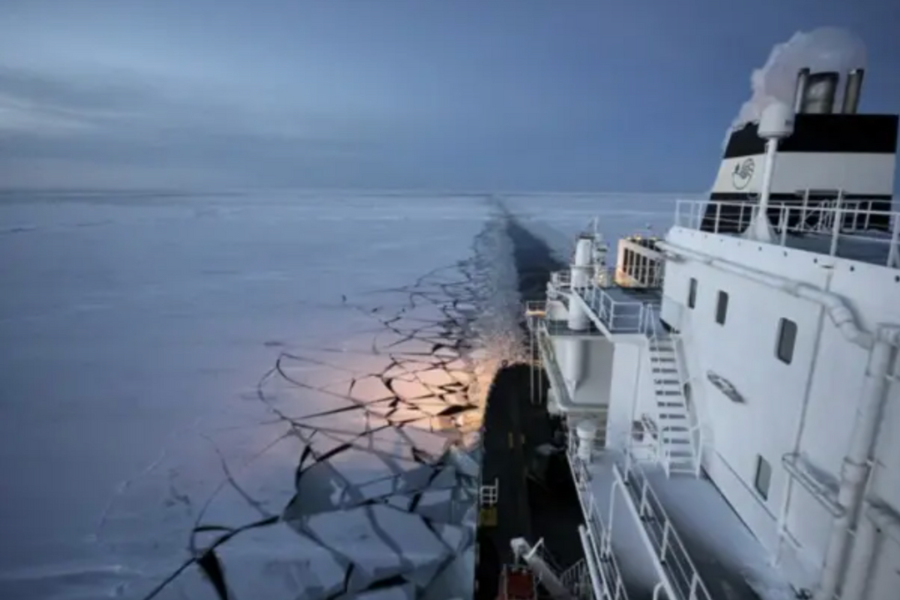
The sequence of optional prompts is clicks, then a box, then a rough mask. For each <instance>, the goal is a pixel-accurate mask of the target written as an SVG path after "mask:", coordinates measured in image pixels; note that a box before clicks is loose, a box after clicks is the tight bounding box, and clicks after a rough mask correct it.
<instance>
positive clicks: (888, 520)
mask: <svg viewBox="0 0 900 600" xmlns="http://www.w3.org/2000/svg"><path fill="white" fill-rule="evenodd" d="M867 504H868V506H869V508H868V510H866V516H867V517H869V520H870V521H872V522H873V523H875V525H876V526H877V527H878V529H880V530H881V531H882V532H884V534H885V535H886V536H888V537H889V538H891V539H892V540H894V541H895V542H897V543H898V544H900V515H897V513H896V512H894V511H893V510H891V509H890V508H888V507H887V506H885V505H883V504H881V503H878V502H871V501H869V502H868V503H867Z"/></svg>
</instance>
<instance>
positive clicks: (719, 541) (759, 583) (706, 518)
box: [590, 452, 794, 600]
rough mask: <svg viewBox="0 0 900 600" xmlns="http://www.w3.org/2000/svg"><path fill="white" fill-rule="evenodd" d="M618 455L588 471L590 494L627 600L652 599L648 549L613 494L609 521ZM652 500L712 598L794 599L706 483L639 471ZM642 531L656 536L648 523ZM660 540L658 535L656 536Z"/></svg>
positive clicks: (647, 469)
mask: <svg viewBox="0 0 900 600" xmlns="http://www.w3.org/2000/svg"><path fill="white" fill-rule="evenodd" d="M621 462H622V459H621V456H620V455H617V454H615V453H613V452H606V453H604V454H603V455H602V456H600V457H598V458H597V459H595V461H594V462H593V463H592V464H591V466H590V474H591V489H592V492H593V494H594V497H595V501H596V502H597V507H598V509H599V513H600V515H601V517H602V519H603V520H604V521H605V525H606V527H608V528H611V529H612V540H613V548H614V552H615V554H616V557H617V559H618V561H619V566H620V569H621V571H622V576H623V580H624V583H625V584H626V586H627V588H628V591H629V597H630V598H631V600H641V599H643V598H650V597H652V590H653V585H654V583H655V582H656V581H657V580H658V575H657V573H656V571H655V569H654V567H653V563H652V560H651V552H650V549H649V548H648V547H647V546H646V545H645V542H644V541H643V539H642V538H641V536H640V533H639V529H638V528H639V527H640V525H638V522H637V521H636V520H635V519H634V518H633V516H632V514H631V513H630V512H629V510H628V507H627V505H626V499H625V496H624V495H623V494H622V492H621V490H620V489H619V488H618V486H617V489H616V492H615V494H616V495H615V501H614V502H613V511H614V512H613V514H612V515H610V504H611V502H610V500H611V492H612V489H613V482H614V481H615V476H614V473H613V465H614V464H621ZM643 472H644V473H645V474H646V476H647V479H648V480H649V481H650V485H651V487H652V489H653V491H654V492H655V493H656V496H657V497H658V498H659V500H660V502H661V504H662V505H663V507H664V510H665V512H666V514H667V515H668V517H669V519H670V520H671V522H672V524H673V525H674V528H675V530H676V532H677V534H678V536H679V537H680V539H681V542H682V544H683V545H684V548H685V549H686V550H687V553H688V555H689V556H690V559H691V561H692V562H693V564H694V566H695V568H696V570H697V572H698V573H699V575H700V577H701V579H702V580H703V582H704V584H705V585H706V588H707V589H708V591H709V593H710V596H711V597H712V598H729V599H731V600H784V599H787V598H794V593H793V591H792V590H791V588H790V586H789V585H788V584H787V582H786V581H784V580H783V578H782V577H781V576H780V575H779V574H778V572H777V571H776V569H775V568H773V567H772V566H770V565H769V563H768V562H767V560H766V555H765V552H764V549H763V548H762V546H761V545H760V543H759V541H758V540H757V539H756V538H755V537H753V535H752V534H751V533H750V531H749V530H748V529H747V527H746V526H745V525H744V524H743V522H741V520H740V519H739V518H738V516H737V514H736V513H735V512H734V510H733V509H732V508H731V506H730V505H729V504H728V502H727V500H726V499H725V498H724V497H723V496H722V495H721V493H720V492H719V490H718V489H717V488H716V487H715V485H714V484H713V483H712V482H711V481H710V480H709V479H706V478H694V477H690V476H684V475H681V476H678V475H675V476H672V477H671V478H667V477H666V475H665V473H664V472H663V471H662V469H661V468H659V467H655V466H648V467H644V468H643ZM646 526H647V527H656V528H658V529H660V530H661V524H659V523H655V522H653V521H648V522H647V524H646ZM656 534H658V535H661V531H659V532H656Z"/></svg>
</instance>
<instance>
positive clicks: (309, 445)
mask: <svg viewBox="0 0 900 600" xmlns="http://www.w3.org/2000/svg"><path fill="white" fill-rule="evenodd" d="M504 202H505V204H506V206H507V207H508V208H509V209H510V210H512V211H513V212H514V213H515V214H516V215H518V216H519V217H521V218H522V219H524V220H526V221H528V222H529V224H530V225H529V226H530V227H531V229H532V230H533V231H535V232H537V233H539V234H540V235H542V237H544V238H545V239H546V240H547V241H549V242H550V244H551V246H553V247H554V248H555V249H557V250H558V252H559V254H560V255H561V256H563V257H564V258H565V259H567V258H568V256H567V253H568V249H569V244H570V240H571V236H572V234H573V233H574V232H576V231H578V230H579V229H581V228H582V227H583V226H584V225H585V224H586V223H587V222H588V220H589V219H590V218H592V217H594V216H598V215H599V216H600V217H601V218H602V221H601V230H602V231H603V232H604V233H605V234H606V235H607V237H608V238H609V239H611V240H612V239H615V238H616V237H618V236H622V235H626V234H629V233H634V232H635V231H638V230H644V229H645V227H646V226H647V225H648V224H650V225H651V226H652V227H653V228H655V232H656V233H663V232H664V230H665V227H666V226H667V224H668V223H669V220H670V215H671V210H672V207H673V204H672V201H671V198H669V197H658V196H654V197H639V196H634V195H625V196H602V195H601V196H597V195H590V196H588V195H581V196H576V195H569V196H566V197H564V198H560V197H559V196H556V195H553V196H542V195H530V196H517V197H507V198H505V199H504ZM511 253H512V248H511V242H510V240H509V239H508V237H507V236H506V234H505V223H504V217H503V215H502V213H501V212H499V211H498V210H497V206H496V204H495V203H494V202H492V201H491V200H490V199H488V198H486V197H484V196H481V195H465V196H442V197H434V196H431V197H428V196H416V195H409V194H395V195H373V194H338V193H329V194H327V195H319V194H309V193H291V194H288V193H278V194H255V195H246V194H240V195H206V196H199V195H195V196H190V197H186V196H178V195H156V194H109V193H102V194H101V193H97V194H38V193H28V194H19V195H15V194H13V195H10V194H7V195H4V196H2V197H0V254H2V255H3V256H4V261H2V263H0V287H2V289H3V290H4V292H3V294H0V308H2V311H0V340H2V342H0V343H2V346H0V348H2V357H3V363H2V364H3V366H2V371H3V377H2V380H3V383H4V385H3V388H2V392H0V394H2V396H0V399H2V401H0V410H2V418H0V449H2V452H0V467H2V474H3V479H4V499H3V511H2V517H0V540H3V541H2V542H0V597H4V598H7V597H8V598H22V599H27V598H38V597H40V598H53V599H61V600H75V599H88V598H90V599H96V598H104V597H107V598H128V599H131V598H134V599H142V598H151V597H152V598H161V599H176V598H194V599H198V600H205V599H209V600H215V599H217V598H225V597H226V594H227V597H229V598H238V599H240V598H270V599H273V600H277V599H279V598H285V599H288V598H291V599H296V598H304V599H309V600H314V599H319V598H369V599H375V598H378V599H382V598H384V599H388V598H391V599H393V598H435V599H437V598H451V597H454V596H458V597H470V596H471V594H472V584H473V583H472V582H473V576H474V573H473V571H474V553H473V551H472V544H473V540H474V528H475V520H476V513H475V510H476V507H475V499H476V498H475V497H476V491H477V486H478V461H479V457H478V453H477V431H478V428H479V426H480V418H481V410H482V408H483V404H484V400H485V395H486V391H487V387H488V385H489V384H490V381H491V378H492V376H493V374H494V372H495V370H496V369H497V368H498V366H499V365H500V364H501V362H502V361H504V360H515V359H516V358H517V357H518V352H520V350H519V341H520V337H519V336H520V335H521V334H520V332H519V329H518V325H519V322H520V321H519V312H520V305H519V298H518V296H517V292H516V273H515V267H514V263H513V260H512V256H511Z"/></svg>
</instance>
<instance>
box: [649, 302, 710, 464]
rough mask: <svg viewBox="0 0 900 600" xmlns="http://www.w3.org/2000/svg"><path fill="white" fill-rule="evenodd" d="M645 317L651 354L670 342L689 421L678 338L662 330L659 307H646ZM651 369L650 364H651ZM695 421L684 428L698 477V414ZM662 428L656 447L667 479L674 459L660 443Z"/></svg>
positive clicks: (700, 434) (700, 445)
mask: <svg viewBox="0 0 900 600" xmlns="http://www.w3.org/2000/svg"><path fill="white" fill-rule="evenodd" d="M645 316H646V319H645V323H644V332H645V333H646V335H647V338H648V347H649V348H650V351H651V352H652V351H653V349H654V348H659V347H660V340H663V339H665V340H670V341H671V342H672V350H673V360H674V365H675V370H676V375H677V380H678V388H679V391H680V392H681V395H682V398H683V399H684V403H685V413H686V414H687V417H688V420H690V416H691V411H690V410H689V408H688V405H687V402H688V398H687V397H686V396H685V395H684V387H685V384H686V383H687V382H688V378H687V377H686V374H685V371H684V365H683V364H682V361H681V356H680V353H679V349H678V341H679V338H678V336H677V335H673V334H671V333H668V332H666V331H665V330H664V329H663V327H662V325H661V321H660V309H659V307H656V306H649V305H648V306H647V307H646V315H645ZM651 368H652V364H651ZM653 379H654V387H655V386H656V383H655V379H656V378H655V377H653ZM694 408H695V410H696V407H694ZM695 421H696V422H695V423H693V424H690V423H687V424H686V427H687V432H688V439H689V441H690V445H691V453H692V454H693V457H694V461H693V466H694V474H695V475H699V474H700V463H701V460H700V457H701V453H702V449H703V427H702V426H701V421H700V417H699V414H697V416H696V419H695ZM662 426H663V425H662V423H660V424H659V426H658V427H659V428H660V429H659V431H660V432H659V435H658V436H657V445H658V452H659V456H660V458H661V459H662V460H661V461H660V462H661V463H662V465H663V469H665V472H666V476H667V477H668V476H669V475H671V473H672V461H673V458H674V457H673V456H672V452H671V449H670V448H669V447H668V445H666V444H664V443H663V442H662V429H661V428H662Z"/></svg>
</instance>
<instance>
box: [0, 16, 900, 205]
mask: <svg viewBox="0 0 900 600" xmlns="http://www.w3.org/2000/svg"><path fill="white" fill-rule="evenodd" d="M898 23H900V2H896V0H858V1H856V2H852V3H851V2H848V1H846V0H793V1H791V2H784V1H783V0H757V1H756V2H753V3H734V2H723V1H721V0H683V1H681V2H672V1H670V0H666V1H663V0H655V1H644V2H634V1H633V0H631V1H627V0H606V1H601V0H593V1H586V0H585V1H577V0H564V1H563V0H554V1H550V0H494V1H490V2H488V1H485V0H480V1H467V0H452V1H451V0H445V1H438V0H433V1H427V0H417V1H413V0H408V1H401V0H397V1H394V0H369V1H363V0H355V1H353V0H346V1H341V0H316V1H314V0H308V1H303V0H255V1H253V2H251V1H249V0H244V1H238V0H189V1H186V0H153V1H152V2H151V1H145V2H138V1H128V0H106V1H104V0H65V1H52V0H3V1H2V2H0V57H2V60H0V188H23V187H26V188H59V189H75V188H78V189H84V188H113V189H118V188H129V189H130V188H154V189H160V188H165V189H171V188H190V189H226V188H342V189H350V188H353V189H431V190H479V191H480V190H505V191H510V190H522V191H541V190H543V191H635V192H644V191H646V192H657V191H660V192H662V191H703V190H706V189H709V186H710V185H711V183H712V179H713V176H714V174H715V171H716V168H717V163H718V160H719V157H720V154H721V143H722V138H723V134H724V131H725V130H726V128H727V127H728V126H729V125H730V124H731V121H732V120H733V119H734V117H735V115H736V113H737V111H738V109H739V108H740V106H741V104H742V103H743V102H744V101H745V100H747V99H748V97H749V96H750V75H751V72H752V70H753V69H754V68H758V67H761V66H762V65H763V64H764V63H765V61H766V59H767V58H768V55H769V52H770V50H771V48H772V46H773V45H775V44H777V43H780V42H784V41H786V40H787V39H788V38H790V37H791V35H792V34H793V33H794V32H796V31H797V30H809V29H813V28H816V27H820V26H840V27H846V28H848V29H850V30H852V31H853V32H855V33H856V34H858V35H859V36H860V37H862V38H863V40H864V41H865V42H866V45H867V48H868V72H867V76H866V81H865V87H864V89H863V95H862V103H861V110H863V111H865V112H891V113H893V112H898V111H900V35H898V34H897V24H898Z"/></svg>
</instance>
